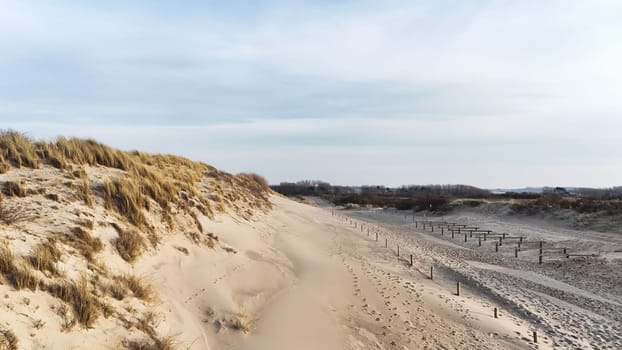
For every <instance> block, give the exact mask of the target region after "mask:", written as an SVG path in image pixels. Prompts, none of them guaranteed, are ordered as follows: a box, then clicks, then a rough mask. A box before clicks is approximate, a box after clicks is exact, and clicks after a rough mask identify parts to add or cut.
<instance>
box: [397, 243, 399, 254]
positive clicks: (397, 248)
mask: <svg viewBox="0 0 622 350" xmlns="http://www.w3.org/2000/svg"><path fill="white" fill-rule="evenodd" d="M397 256H400V245H399V244H398V245H397Z"/></svg>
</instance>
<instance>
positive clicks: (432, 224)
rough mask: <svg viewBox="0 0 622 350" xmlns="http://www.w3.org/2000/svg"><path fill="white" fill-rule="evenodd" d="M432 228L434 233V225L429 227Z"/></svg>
mask: <svg viewBox="0 0 622 350" xmlns="http://www.w3.org/2000/svg"><path fill="white" fill-rule="evenodd" d="M430 227H432V232H434V224H432V225H430Z"/></svg>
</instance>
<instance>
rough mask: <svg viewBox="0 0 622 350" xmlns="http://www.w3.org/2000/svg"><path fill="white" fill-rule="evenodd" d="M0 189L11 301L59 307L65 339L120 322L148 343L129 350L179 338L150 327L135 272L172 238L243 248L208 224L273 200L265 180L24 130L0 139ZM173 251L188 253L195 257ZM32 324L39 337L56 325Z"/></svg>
mask: <svg viewBox="0 0 622 350" xmlns="http://www.w3.org/2000/svg"><path fill="white" fill-rule="evenodd" d="M0 191H1V194H0V229H1V230H2V231H1V232H2V235H1V236H0V288H1V289H2V290H3V294H4V293H17V292H19V291H31V292H33V293H37V294H39V293H44V294H45V295H47V297H48V298H49V297H52V298H54V299H55V300H57V301H58V302H59V304H51V305H50V308H51V309H53V312H54V314H55V316H54V317H56V318H57V319H58V322H59V332H61V333H71V332H73V329H74V328H78V329H94V328H97V327H98V326H99V325H101V324H102V322H105V321H102V319H103V320H107V319H109V318H112V319H115V320H116V321H115V322H117V323H121V324H123V325H124V326H125V329H127V330H128V332H129V331H131V330H133V329H134V330H138V331H139V332H141V333H142V334H143V335H144V336H143V337H142V338H141V337H138V338H137V337H136V335H134V336H133V337H130V338H128V339H125V340H123V341H122V342H121V347H122V348H127V349H174V348H176V342H175V340H174V337H171V336H169V335H165V336H161V335H159V334H158V333H157V331H156V329H155V326H154V325H153V323H154V322H155V321H154V320H155V317H154V315H153V313H151V314H150V312H151V311H149V309H150V307H151V306H152V305H153V303H154V302H155V301H157V300H158V295H157V291H156V290H155V289H154V288H153V287H152V286H151V284H150V283H149V280H148V279H145V278H143V277H142V276H139V275H136V274H134V273H133V272H132V267H133V266H134V264H136V263H137V262H138V261H140V259H141V257H143V256H144V254H146V253H147V252H152V254H154V253H156V251H157V250H158V249H160V248H159V245H161V244H162V242H163V239H164V237H168V236H171V235H179V237H182V239H187V241H188V243H189V244H193V245H196V246H199V247H204V249H208V250H212V249H213V250H219V249H220V250H222V252H224V254H230V253H231V252H235V250H234V249H232V248H231V247H229V246H222V247H221V246H220V243H219V240H218V236H216V235H215V234H214V233H213V232H209V231H208V230H206V228H205V226H204V225H205V222H206V221H209V220H211V219H214V218H215V216H216V215H218V214H220V213H229V214H231V215H234V216H236V217H238V218H240V219H242V220H249V219H251V217H252V216H253V215H255V214H256V213H258V212H265V211H268V210H269V209H270V208H271V203H270V200H269V196H270V193H271V190H270V188H269V187H268V184H267V182H266V180H265V179H263V178H262V177H261V176H259V175H256V174H240V175H232V174H229V173H226V172H223V171H219V170H217V169H215V168H214V167H212V166H210V165H207V164H205V163H201V162H194V161H191V160H189V159H186V158H183V157H180V156H173V155H161V154H148V153H144V152H138V151H129V152H128V151H122V150H118V149H114V148H112V147H109V146H106V145H104V144H101V143H99V142H96V141H94V140H84V139H77V138H64V137H59V138H57V139H55V140H52V141H35V140H32V139H31V138H29V137H27V136H25V135H23V134H21V133H19V132H15V131H1V132H0ZM202 221H203V223H202ZM176 242H179V241H176ZM174 249H175V251H176V252H178V253H179V254H184V255H185V256H187V255H188V249H187V248H184V247H179V246H175V248H174ZM184 251H185V253H184ZM114 255H116V257H115V256H114ZM110 261H113V262H114V265H115V267H114V268H111V267H110V266H109V265H108V263H109V262H110ZM8 295H9V294H6V296H5V298H8ZM24 300H26V299H24ZM128 301H131V304H128ZM11 307H13V306H11ZM33 322H34V321H33ZM50 322H51V321H50ZM35 323H36V325H37V326H36V327H35V329H36V330H38V329H40V328H43V327H48V326H45V322H43V321H41V320H38V323H37V322H34V323H33V324H35ZM18 338H19V332H16V331H15V330H12V329H4V328H2V329H0V349H5V348H6V349H14V348H16V346H17V344H18V343H19V341H20V340H19V339H18Z"/></svg>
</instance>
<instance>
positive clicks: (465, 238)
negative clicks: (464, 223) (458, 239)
mask: <svg viewBox="0 0 622 350" xmlns="http://www.w3.org/2000/svg"><path fill="white" fill-rule="evenodd" d="M464 241H465V242H466V241H467V234H466V233H465V234H464Z"/></svg>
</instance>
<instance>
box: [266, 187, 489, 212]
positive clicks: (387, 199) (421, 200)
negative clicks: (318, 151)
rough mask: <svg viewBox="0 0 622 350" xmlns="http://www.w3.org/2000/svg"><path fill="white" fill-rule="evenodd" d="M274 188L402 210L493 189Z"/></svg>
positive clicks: (436, 205)
mask: <svg viewBox="0 0 622 350" xmlns="http://www.w3.org/2000/svg"><path fill="white" fill-rule="evenodd" d="M271 188H272V189H273V190H274V191H276V192H278V193H281V194H283V195H286V196H318V197H321V198H324V199H326V200H329V201H331V202H332V203H334V204H335V205H348V204H358V205H362V206H365V205H373V206H380V207H395V208H397V209H402V210H410V209H415V210H425V209H431V210H438V209H440V208H442V207H443V206H446V205H447V204H448V203H449V202H450V200H452V199H454V198H487V197H489V196H491V195H492V193H490V191H487V190H483V189H480V188H477V187H474V186H468V185H426V186H421V185H417V186H415V185H413V186H402V187H399V188H390V187H385V186H381V185H378V186H361V187H352V186H333V185H331V184H329V183H327V182H325V181H319V180H304V181H298V182H282V183H280V184H278V185H273V186H271Z"/></svg>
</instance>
